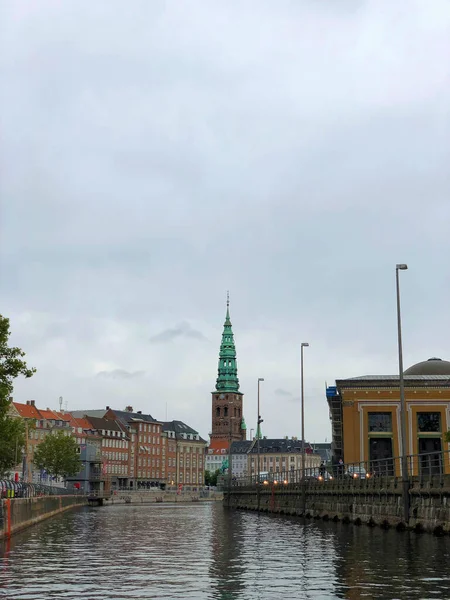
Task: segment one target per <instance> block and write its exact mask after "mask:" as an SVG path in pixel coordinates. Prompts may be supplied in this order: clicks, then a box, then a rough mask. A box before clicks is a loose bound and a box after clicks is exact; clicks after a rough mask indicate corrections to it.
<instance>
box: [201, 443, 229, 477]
mask: <svg viewBox="0 0 450 600" xmlns="http://www.w3.org/2000/svg"><path fill="white" fill-rule="evenodd" d="M228 449H229V447H228V440H212V441H211V443H210V444H209V446H208V448H207V450H206V454H205V471H209V472H210V473H215V472H216V471H217V470H218V469H219V470H221V471H224V470H225V469H227V468H228Z"/></svg>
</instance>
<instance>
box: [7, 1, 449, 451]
mask: <svg viewBox="0 0 450 600" xmlns="http://www.w3.org/2000/svg"><path fill="white" fill-rule="evenodd" d="M0 81H1V94H0V119H1V130H2V141H1V148H0V167H1V183H0V186H1V187H0V193H1V263H0V267H1V295H2V297H1V305H0V312H1V313H2V314H4V315H5V316H8V317H9V318H10V319H11V328H12V333H13V335H12V339H11V341H12V343H14V344H17V345H20V346H21V347H23V348H24V350H25V351H26V352H27V356H28V361H29V363H30V364H31V365H33V366H35V367H37V369H38V372H37V374H36V375H35V377H33V379H31V380H27V381H18V382H17V385H16V387H15V393H14V395H15V399H16V400H18V401H21V402H24V401H25V400H27V399H32V398H33V399H35V400H36V403H37V404H38V405H39V406H40V407H43V408H45V407H47V406H48V407H53V408H57V407H58V398H59V396H63V397H64V402H67V406H68V409H69V410H70V409H83V408H101V407H104V406H106V405H110V406H112V407H116V408H120V409H123V408H124V407H125V406H126V405H128V404H131V405H132V406H133V407H134V409H135V410H142V411H145V412H149V413H150V414H152V415H153V416H154V417H155V418H158V419H165V417H166V405H167V415H168V417H169V418H170V419H172V418H176V419H181V420H183V421H185V422H187V423H188V424H189V425H191V426H192V427H194V428H195V429H197V430H198V431H199V432H200V433H201V435H202V436H203V437H205V438H207V435H208V433H209V431H210V427H211V394H210V392H211V391H212V390H213V389H214V385H215V379H216V376H217V360H218V351H219V345H220V340H221V334H222V327H223V321H224V317H225V310H226V306H225V304H226V291H227V289H229V290H230V297H231V318H232V323H233V329H234V333H235V340H236V347H237V352H238V367H239V377H240V382H241V391H242V392H243V393H244V394H245V396H244V402H245V410H244V412H245V416H246V420H247V424H248V428H249V430H250V428H251V427H254V426H255V425H254V423H255V421H256V388H257V378H258V377H264V378H265V382H264V383H263V384H262V388H261V392H262V394H261V405H262V410H261V412H262V416H263V418H264V425H263V433H264V434H266V435H269V436H273V437H275V436H284V435H299V434H300V405H299V395H300V393H299V389H300V377H299V358H300V343H301V342H302V341H306V342H309V343H310V348H308V349H307V350H306V351H305V392H306V434H307V438H308V439H310V440H311V441H313V440H315V441H323V440H324V439H325V438H328V440H330V426H329V419H328V408H327V404H326V399H325V382H327V383H328V384H329V385H330V384H332V383H333V382H334V380H335V379H336V378H343V377H352V376H358V375H364V374H381V373H383V374H393V373H396V372H397V369H398V364H397V339H396V312H395V310H396V309H395V264H396V263H398V262H407V263H408V265H409V270H408V271H406V272H402V273H401V286H402V311H403V327H404V354H405V368H406V367H407V366H410V365H411V364H413V363H415V362H418V361H420V360H423V359H427V358H429V357H430V356H439V357H441V358H447V359H450V345H449V329H450V311H449V298H450V272H449V267H448V265H449V256H450V236H449V225H450V169H449V165H450V3H449V2H448V0H423V1H418V0H404V1H400V0H398V1H396V2H392V1H391V0H373V1H369V0H365V1H364V0H358V1H357V0H341V1H336V0H320V1H318V0H311V1H306V0H305V1H301V0H295V1H287V0H285V1H283V0H277V2H273V1H269V0H257V1H256V0H255V1H250V0H247V1H246V2H240V1H238V0H235V1H234V0H227V1H226V2H225V1H222V2H209V1H207V0H204V1H201V2H200V1H195V0H191V1H189V2H182V1H178V2H176V1H172V2H169V1H167V2H158V1H156V0H152V1H149V0H142V1H139V0H128V1H127V2H123V1H115V0H105V1H101V0H96V1H95V2H91V1H83V0H78V1H77V2H72V1H69V0H65V1H56V0H55V1H44V0H36V1H35V2H29V1H28V0H27V1H21V0H14V1H12V0H1V1H0Z"/></svg>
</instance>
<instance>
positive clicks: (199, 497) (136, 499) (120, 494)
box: [105, 490, 223, 506]
mask: <svg viewBox="0 0 450 600" xmlns="http://www.w3.org/2000/svg"><path fill="white" fill-rule="evenodd" d="M222 501H223V493H222V492H210V493H208V494H202V493H197V492H182V493H177V492H176V491H160V492H149V491H143V492H139V491H132V492H130V491H120V490H118V491H114V492H113V493H112V494H111V495H110V496H109V497H107V498H105V505H106V506H107V505H108V504H164V503H170V504H172V503H183V504H191V503H192V502H201V503H205V502H222Z"/></svg>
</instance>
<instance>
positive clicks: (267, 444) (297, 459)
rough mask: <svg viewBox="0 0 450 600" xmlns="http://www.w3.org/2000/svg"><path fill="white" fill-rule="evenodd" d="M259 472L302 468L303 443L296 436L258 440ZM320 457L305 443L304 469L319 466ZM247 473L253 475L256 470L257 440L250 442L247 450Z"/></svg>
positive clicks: (283, 471)
mask: <svg viewBox="0 0 450 600" xmlns="http://www.w3.org/2000/svg"><path fill="white" fill-rule="evenodd" d="M259 453H260V472H268V473H288V472H290V471H299V470H301V469H302V459H303V445H302V442H301V440H298V439H297V438H286V437H285V438H281V439H268V438H266V437H263V438H262V439H260V440H259ZM321 462H322V459H321V457H320V455H319V454H314V453H313V450H312V448H311V445H310V444H308V443H305V469H313V468H316V467H320V464H321ZM247 469H248V473H249V474H250V475H251V476H255V475H256V474H257V472H258V440H257V439H256V438H255V439H254V440H253V441H252V442H251V446H250V449H249V451H248V467H247Z"/></svg>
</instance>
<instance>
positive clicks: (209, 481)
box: [205, 469, 220, 486]
mask: <svg viewBox="0 0 450 600" xmlns="http://www.w3.org/2000/svg"><path fill="white" fill-rule="evenodd" d="M219 475H220V469H217V471H215V472H214V473H211V472H210V471H205V485H211V486H216V485H217V477H218V476H219Z"/></svg>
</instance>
